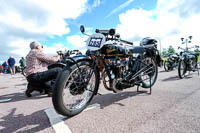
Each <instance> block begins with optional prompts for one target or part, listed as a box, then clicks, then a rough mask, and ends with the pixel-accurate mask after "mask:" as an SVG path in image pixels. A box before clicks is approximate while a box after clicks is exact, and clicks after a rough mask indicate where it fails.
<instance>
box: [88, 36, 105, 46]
mask: <svg viewBox="0 0 200 133" xmlns="http://www.w3.org/2000/svg"><path fill="white" fill-rule="evenodd" d="M102 39H103V38H90V42H89V44H88V46H90V47H98V48H100V47H101V42H102Z"/></svg>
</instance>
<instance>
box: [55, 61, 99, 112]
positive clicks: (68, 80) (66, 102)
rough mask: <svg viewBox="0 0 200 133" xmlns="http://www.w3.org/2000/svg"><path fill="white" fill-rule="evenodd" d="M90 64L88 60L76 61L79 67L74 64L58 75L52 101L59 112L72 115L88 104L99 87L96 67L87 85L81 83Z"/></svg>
mask: <svg viewBox="0 0 200 133" xmlns="http://www.w3.org/2000/svg"><path fill="white" fill-rule="evenodd" d="M91 64H92V63H91V62H90V61H88V60H82V61H79V62H78V65H79V69H78V67H77V65H76V64H74V65H72V66H70V67H68V68H67V69H63V71H62V72H61V73H60V74H59V75H58V77H57V79H56V82H55V86H54V89H53V96H52V101H53V105H54V108H55V110H56V111H57V112H58V113H59V114H61V115H64V116H74V115H77V114H79V113H80V112H82V111H83V110H84V109H85V108H86V107H87V106H88V105H89V103H90V101H91V100H92V98H93V96H94V94H95V92H97V90H98V87H99V76H98V71H97V70H96V69H94V72H93V74H92V76H91V78H90V80H89V83H88V84H87V86H86V87H84V85H83V84H84V81H86V78H87V77H88V75H89V72H90V70H92V68H91ZM79 70H80V71H79Z"/></svg>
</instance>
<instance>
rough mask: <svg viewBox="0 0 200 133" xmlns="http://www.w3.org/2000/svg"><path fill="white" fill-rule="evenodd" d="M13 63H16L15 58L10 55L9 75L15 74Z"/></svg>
mask: <svg viewBox="0 0 200 133" xmlns="http://www.w3.org/2000/svg"><path fill="white" fill-rule="evenodd" d="M15 63H16V60H15V58H13V57H12V56H10V58H9V59H8V67H9V68H10V73H11V75H14V74H15Z"/></svg>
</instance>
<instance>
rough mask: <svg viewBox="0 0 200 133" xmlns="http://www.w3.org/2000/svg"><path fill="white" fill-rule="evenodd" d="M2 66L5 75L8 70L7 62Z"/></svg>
mask: <svg viewBox="0 0 200 133" xmlns="http://www.w3.org/2000/svg"><path fill="white" fill-rule="evenodd" d="M2 66H3V73H7V70H8V64H7V62H6V61H5V62H4V63H3V64H2Z"/></svg>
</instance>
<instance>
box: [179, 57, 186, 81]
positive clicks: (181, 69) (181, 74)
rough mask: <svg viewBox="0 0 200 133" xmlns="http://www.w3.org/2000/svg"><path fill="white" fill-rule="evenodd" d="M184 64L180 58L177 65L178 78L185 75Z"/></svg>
mask: <svg viewBox="0 0 200 133" xmlns="http://www.w3.org/2000/svg"><path fill="white" fill-rule="evenodd" d="M186 69H187V68H186V64H185V62H184V60H180V62H179V65H178V76H179V78H180V79H182V78H184V77H185V73H186Z"/></svg>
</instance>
